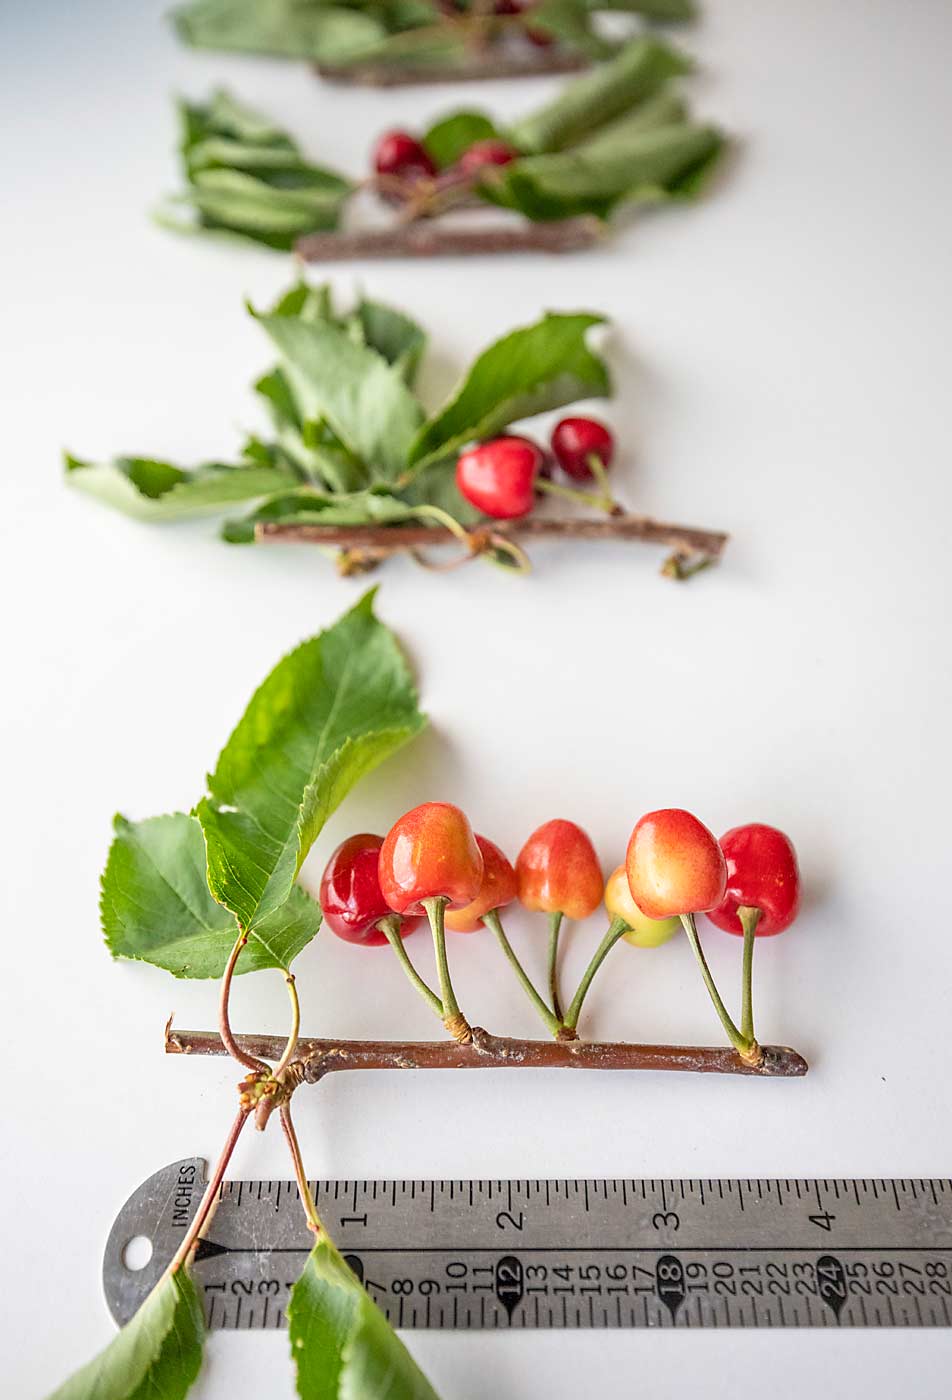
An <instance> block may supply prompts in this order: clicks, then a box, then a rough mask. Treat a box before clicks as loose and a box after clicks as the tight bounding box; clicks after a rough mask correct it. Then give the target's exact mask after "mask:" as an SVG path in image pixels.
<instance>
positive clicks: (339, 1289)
mask: <svg viewBox="0 0 952 1400" xmlns="http://www.w3.org/2000/svg"><path fill="white" fill-rule="evenodd" d="M287 1315H288V1336H289V1340H290V1342H291V1355H292V1356H293V1358H294V1363H295V1366H296V1368H297V1392H298V1395H300V1397H301V1400H438V1397H437V1395H436V1392H435V1391H434V1389H433V1387H432V1386H431V1385H430V1383H429V1381H428V1380H427V1378H426V1376H424V1374H423V1372H422V1371H421V1370H420V1368H419V1367H418V1366H417V1364H416V1362H415V1361H414V1360H413V1357H412V1356H411V1355H410V1353H409V1352H408V1351H407V1349H406V1347H405V1346H404V1345H403V1343H402V1342H401V1341H400V1339H399V1338H398V1337H397V1335H396V1333H395V1332H394V1331H393V1330H392V1329H391V1327H390V1325H389V1323H388V1322H387V1320H386V1318H385V1317H384V1315H383V1313H382V1312H381V1311H380V1309H379V1308H378V1307H377V1305H376V1304H375V1303H374V1302H373V1301H372V1300H371V1299H370V1298H369V1297H368V1296H367V1293H366V1292H365V1290H364V1289H363V1287H362V1286H361V1284H360V1283H358V1281H357V1279H356V1278H355V1277H354V1275H353V1273H352V1272H351V1271H350V1269H349V1268H348V1267H347V1265H346V1263H345V1262H344V1260H343V1259H342V1258H341V1256H340V1254H339V1253H338V1251H337V1250H336V1249H335V1247H334V1245H333V1244H332V1243H331V1242H330V1241H329V1240H328V1239H326V1238H322V1239H321V1240H320V1241H319V1242H318V1243H317V1244H316V1245H315V1246H314V1248H313V1250H312V1251H311V1253H310V1255H309V1256H308V1261H307V1264H306V1265H305V1267H304V1272H303V1274H302V1275H301V1277H300V1278H299V1279H298V1281H297V1283H296V1284H295V1285H294V1287H293V1288H292V1290H291V1297H290V1300H289V1302H288V1309H287Z"/></svg>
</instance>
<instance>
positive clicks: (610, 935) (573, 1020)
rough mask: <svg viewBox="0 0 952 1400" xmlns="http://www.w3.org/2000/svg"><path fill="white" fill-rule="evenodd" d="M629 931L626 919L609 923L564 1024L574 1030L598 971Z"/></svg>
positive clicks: (584, 973) (583, 975)
mask: <svg viewBox="0 0 952 1400" xmlns="http://www.w3.org/2000/svg"><path fill="white" fill-rule="evenodd" d="M627 932H628V925H627V924H626V923H625V921H624V919H619V918H614V919H612V921H611V923H610V924H609V925H608V929H607V931H606V933H605V936H604V937H603V938H602V941H601V943H599V945H598V947H597V948H596V949H595V952H594V953H593V955H592V960H591V962H590V963H589V965H588V967H587V968H586V969H585V971H584V972H583V973H582V980H581V981H580V982H579V984H578V990H577V991H576V993H575V996H574V997H573V998H572V1002H571V1005H570V1006H569V1009H568V1011H566V1013H565V1018H564V1024H565V1025H566V1026H568V1027H569V1028H570V1029H571V1030H574V1029H575V1027H576V1026H577V1025H578V1018H579V1014H580V1012H581V1010H582V1002H583V1001H584V1000H585V996H586V993H587V992H588V989H589V987H590V986H591V985H592V981H593V979H594V977H595V974H596V972H597V971H598V969H599V968H600V967H601V965H602V963H603V962H604V961H605V959H606V958H607V957H608V954H609V953H610V952H611V950H612V949H613V948H614V946H615V944H616V943H617V942H618V940H619V938H621V937H623V936H624V934H626V933H627Z"/></svg>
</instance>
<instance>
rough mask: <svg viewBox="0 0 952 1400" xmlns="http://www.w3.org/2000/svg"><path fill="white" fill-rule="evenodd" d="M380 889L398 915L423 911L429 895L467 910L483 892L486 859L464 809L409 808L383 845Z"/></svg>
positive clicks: (426, 805) (447, 805) (436, 805)
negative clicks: (467, 906) (481, 886)
mask: <svg viewBox="0 0 952 1400" xmlns="http://www.w3.org/2000/svg"><path fill="white" fill-rule="evenodd" d="M379 872H380V888H381V890H382V891H383V895H384V899H385V900H386V901H387V903H388V904H389V906H390V908H391V909H394V910H395V911H396V912H397V913H398V914H422V913H424V912H425V910H424V907H423V901H424V900H425V899H439V898H445V899H448V900H449V904H448V905H447V908H450V909H462V908H464V907H465V906H466V905H467V904H471V903H472V902H473V900H474V899H475V898H476V896H477V894H478V893H479V887H480V885H481V884H482V880H483V858H482V855H481V854H480V850H479V847H478V846H477V844H476V837H475V836H474V835H473V828H472V827H471V826H470V824H469V822H468V821H467V819H466V816H465V814H464V813H463V812H461V811H460V809H459V808H458V807H454V806H453V805H452V803H450V802H424V803H423V804H422V806H420V807H414V808H413V809H412V810H411V811H409V812H406V813H405V814H404V815H403V816H402V817H401V818H400V820H399V821H398V822H395V823H394V825H393V826H392V827H391V828H390V830H389V831H388V833H387V835H386V837H385V838H384V843H383V845H382V846H381V848H380V864H379Z"/></svg>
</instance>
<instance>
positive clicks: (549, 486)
mask: <svg viewBox="0 0 952 1400" xmlns="http://www.w3.org/2000/svg"><path fill="white" fill-rule="evenodd" d="M536 487H537V489H538V490H539V491H544V492H545V494H546V495H547V496H562V497H563V498H564V499H565V500H567V501H576V502H580V503H581V504H582V505H584V506H592V507H593V508H594V509H595V510H603V511H604V512H605V514H606V515H611V513H612V512H613V510H614V509H615V502H614V501H613V500H612V499H611V498H610V497H606V496H603V495H602V494H601V493H599V494H598V495H595V494H594V493H593V492H591V491H576V490H575V488H574V487H572V486H563V485H562V484H561V482H559V481H547V480H546V478H545V477H544V476H540V477H537V478H536Z"/></svg>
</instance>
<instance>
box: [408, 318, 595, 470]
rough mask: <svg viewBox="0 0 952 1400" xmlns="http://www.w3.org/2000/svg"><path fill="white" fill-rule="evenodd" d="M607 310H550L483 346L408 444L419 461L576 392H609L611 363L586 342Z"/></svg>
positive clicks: (414, 459) (572, 396)
mask: <svg viewBox="0 0 952 1400" xmlns="http://www.w3.org/2000/svg"><path fill="white" fill-rule="evenodd" d="M604 319H605V318H604V317H603V316H597V315H594V314H591V313H588V312H580V313H578V314H576V315H563V314H561V313H557V312H551V311H550V312H548V313H547V314H546V315H545V316H544V317H543V319H542V320H541V321H537V322H536V323H535V324H534V325H532V326H525V327H523V328H522V329H521V330H516V331H512V332H511V333H510V334H509V335H507V336H504V337H503V338H502V340H497V341H496V343H495V344H494V345H491V346H490V347H489V349H488V350H484V351H483V353H482V354H481V355H480V356H479V358H478V359H477V360H476V362H475V363H474V364H473V366H472V368H471V369H470V371H469V373H468V375H467V376H466V378H465V379H464V380H463V382H462V384H461V385H460V387H459V388H458V389H457V391H456V393H455V394H454V395H453V397H452V399H451V400H450V402H449V403H448V404H447V405H446V407H445V408H444V409H443V410H442V411H441V412H440V413H438V414H436V415H435V417H433V418H430V419H428V421H427V422H426V423H424V425H423V427H422V428H421V429H420V431H419V433H418V434H417V436H416V439H415V441H414V443H413V446H412V448H411V449H410V463H411V465H415V466H417V467H418V468H419V467H420V466H422V465H424V464H425V465H429V464H430V463H431V462H434V461H437V460H438V459H439V458H441V457H448V456H450V455H451V454H452V453H454V452H456V451H457V450H458V449H459V448H461V447H463V446H464V445H465V444H466V443H468V442H472V441H474V440H475V439H477V438H487V437H492V436H493V434H495V433H498V432H500V431H501V430H502V429H503V428H505V427H506V426H507V425H508V424H509V423H514V422H516V421H518V420H519V419H521V418H531V417H532V415H533V414H536V413H544V412H545V411H546V410H547V409H550V408H560V407H561V406H562V405H563V404H567V403H573V402H574V401H575V400H576V399H583V398H592V397H595V396H602V395H607V394H609V393H610V392H611V384H610V381H609V376H608V369H607V366H606V365H605V362H604V360H602V359H601V358H600V357H599V356H598V355H595V354H593V352H592V351H591V350H589V348H588V346H587V345H586V343H585V337H586V333H587V332H588V331H589V330H590V329H591V327H592V326H597V325H600V324H601V323H602V321H604Z"/></svg>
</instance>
